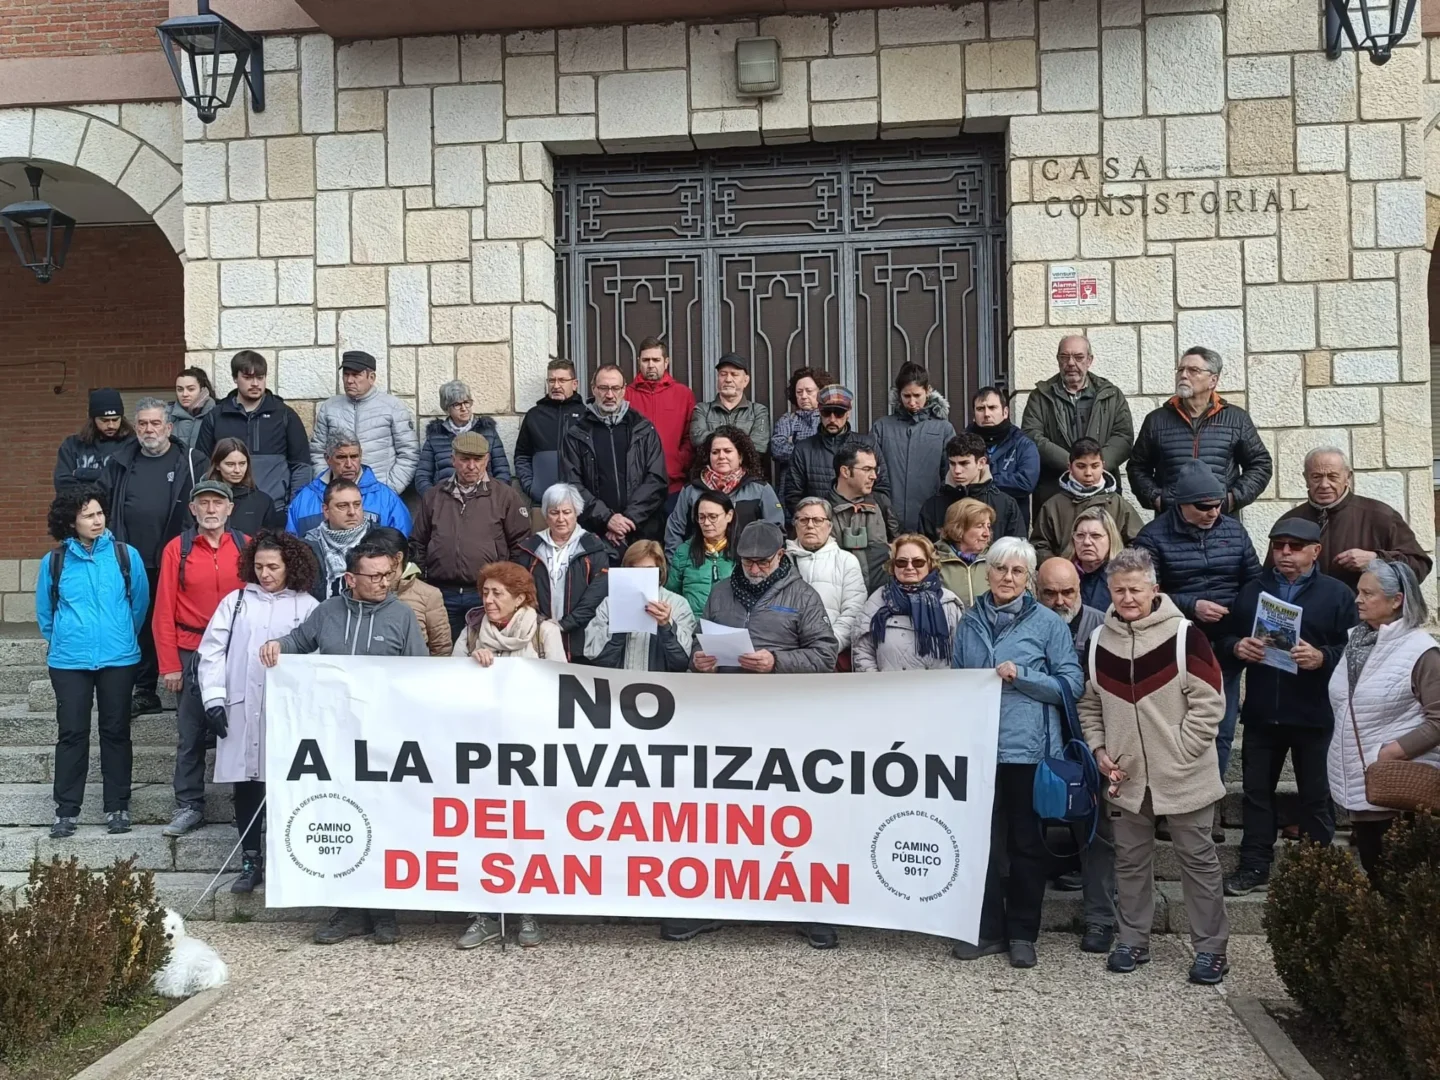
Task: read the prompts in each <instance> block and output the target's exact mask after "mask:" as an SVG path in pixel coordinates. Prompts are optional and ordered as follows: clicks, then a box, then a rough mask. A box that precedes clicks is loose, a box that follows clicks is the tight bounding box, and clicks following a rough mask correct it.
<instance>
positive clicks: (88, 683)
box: [35, 486, 150, 840]
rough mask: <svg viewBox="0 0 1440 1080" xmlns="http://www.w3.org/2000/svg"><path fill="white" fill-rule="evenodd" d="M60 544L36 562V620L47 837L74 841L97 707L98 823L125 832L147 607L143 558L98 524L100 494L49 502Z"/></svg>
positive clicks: (79, 492) (85, 492) (74, 491)
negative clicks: (49, 788) (40, 639)
mask: <svg viewBox="0 0 1440 1080" xmlns="http://www.w3.org/2000/svg"><path fill="white" fill-rule="evenodd" d="M49 528H50V535H51V536H53V537H54V538H55V539H56V541H58V543H59V545H60V546H59V547H58V548H56V549H55V550H54V551H52V552H51V553H50V554H49V555H48V556H47V557H46V558H45V559H43V560H42V561H41V563H40V574H39V576H38V578H37V579H36V582H35V616H36V619H37V620H38V621H39V623H40V633H41V634H42V635H43V636H44V638H45V641H46V642H47V643H48V644H49V646H50V651H49V658H48V661H47V662H48V664H49V666H50V685H51V686H53V687H54V688H55V721H56V725H57V727H58V728H59V735H58V737H57V738H56V740H55V824H53V825H52V826H51V827H50V836H51V838H52V839H56V840H63V839H65V838H66V837H70V836H74V835H75V826H76V824H77V823H78V821H79V818H80V803H81V801H82V800H83V799H84V796H85V774H86V773H87V772H88V771H89V768H90V709H91V707H92V706H93V705H95V704H96V702H97V701H98V703H99V728H100V776H101V780H102V782H103V786H104V800H105V825H106V827H107V828H108V829H109V831H110V832H112V833H124V832H129V831H130V766H131V745H130V692H131V689H132V688H133V687H134V684H135V665H136V664H138V663H139V662H140V645H139V641H138V639H137V638H136V636H135V635H136V633H137V632H138V631H139V629H140V626H141V624H142V623H143V622H144V621H145V611H146V608H147V607H148V606H149V604H150V585H149V581H148V580H147V579H146V577H145V564H144V563H143V562H142V561H141V559H140V553H139V552H138V551H136V550H135V549H134V548H133V547H131V546H130V545H129V544H117V543H116V542H115V538H114V536H112V535H111V533H110V530H109V529H107V528H106V527H105V495H104V493H103V492H102V491H101V490H100V489H99V488H98V487H90V486H87V487H76V488H70V489H68V490H66V491H64V492H61V493H60V494H59V495H57V496H56V497H55V501H54V502H53V503H51V504H50V521H49Z"/></svg>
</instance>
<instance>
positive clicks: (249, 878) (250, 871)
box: [230, 851, 265, 893]
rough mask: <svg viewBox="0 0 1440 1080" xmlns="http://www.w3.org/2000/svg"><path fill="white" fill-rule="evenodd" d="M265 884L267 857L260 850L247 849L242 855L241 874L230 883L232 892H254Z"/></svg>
mask: <svg viewBox="0 0 1440 1080" xmlns="http://www.w3.org/2000/svg"><path fill="white" fill-rule="evenodd" d="M263 884H265V857H264V856H263V855H261V854H260V853H259V852H258V851H247V852H245V853H244V854H243V855H242V856H241V857H240V876H239V877H237V878H236V879H235V880H234V881H232V882H231V883H230V891H231V892H232V893H247V892H254V891H255V888H256V886H258V885H263Z"/></svg>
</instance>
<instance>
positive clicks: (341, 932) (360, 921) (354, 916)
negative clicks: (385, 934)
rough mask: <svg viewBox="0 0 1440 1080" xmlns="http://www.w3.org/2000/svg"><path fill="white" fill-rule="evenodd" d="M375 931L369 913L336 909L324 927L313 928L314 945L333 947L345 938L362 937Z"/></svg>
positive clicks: (353, 909) (350, 909)
mask: <svg viewBox="0 0 1440 1080" xmlns="http://www.w3.org/2000/svg"><path fill="white" fill-rule="evenodd" d="M373 929H375V927H374V925H373V924H372V923H371V922H370V913H369V912H368V911H361V910H359V909H358V908H336V909H335V914H334V915H331V916H330V918H328V919H326V920H325V925H323V926H317V927H316V928H315V944H316V945H335V944H337V943H339V942H341V941H344V940H345V939H346V938H352V937H364V936H365V935H366V934H368V933H370V932H371V931H372V930H373Z"/></svg>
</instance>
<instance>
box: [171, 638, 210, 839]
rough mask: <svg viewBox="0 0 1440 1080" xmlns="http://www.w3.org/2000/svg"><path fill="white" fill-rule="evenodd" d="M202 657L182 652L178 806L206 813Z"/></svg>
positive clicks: (177, 724) (176, 781) (177, 716)
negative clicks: (201, 689) (200, 672)
mask: <svg viewBox="0 0 1440 1080" xmlns="http://www.w3.org/2000/svg"><path fill="white" fill-rule="evenodd" d="M199 667H200V654H199V653H198V652H191V651H190V650H188V649H181V650H180V677H181V683H180V695H179V700H178V707H177V710H176V713H175V779H174V785H175V805H176V806H188V807H190V808H191V809H193V810H200V811H202V812H203V811H204V809H205V734H206V729H205V703H204V702H203V701H201V700H200V674H199V670H198V669H199Z"/></svg>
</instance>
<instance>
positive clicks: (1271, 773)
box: [1216, 517, 1356, 896]
mask: <svg viewBox="0 0 1440 1080" xmlns="http://www.w3.org/2000/svg"><path fill="white" fill-rule="evenodd" d="M1270 559H1271V561H1272V562H1273V565H1272V566H1269V567H1267V568H1266V569H1265V570H1263V571H1262V572H1261V574H1260V576H1259V577H1258V578H1256V579H1255V580H1254V581H1252V582H1250V583H1249V584H1248V585H1246V586H1245V587H1244V588H1243V589H1241V590H1240V595H1239V596H1238V597H1237V598H1236V600H1235V603H1234V604H1232V605H1230V615H1229V616H1228V617H1227V618H1226V620H1225V622H1224V623H1223V626H1224V631H1223V636H1222V637H1221V639H1220V643H1219V647H1218V648H1217V650H1216V651H1217V652H1220V653H1224V654H1228V655H1229V656H1232V657H1234V658H1235V659H1236V660H1238V661H1240V663H1241V664H1242V665H1243V668H1244V670H1245V672H1246V677H1245V706H1244V709H1243V710H1242V711H1241V713H1240V722H1241V723H1243V724H1244V725H1245V743H1244V746H1243V747H1242V748H1241V757H1242V758H1243V761H1244V777H1243V780H1244V790H1245V803H1244V807H1245V810H1244V824H1245V838H1244V839H1243V840H1242V841H1241V843H1240V868H1239V869H1238V870H1236V871H1235V873H1233V874H1231V875H1230V876H1229V877H1228V878H1226V879H1225V892H1226V894H1227V895H1230V896H1244V895H1245V894H1246V893H1249V892H1253V891H1254V890H1256V889H1258V888H1260V887H1261V886H1262V885H1265V884H1266V883H1267V882H1268V881H1269V880H1270V863H1271V860H1272V857H1273V854H1274V848H1275V830H1276V815H1275V788H1276V785H1277V784H1278V783H1279V781H1280V771H1281V770H1282V769H1283V768H1284V767H1285V755H1286V754H1287V753H1289V755H1290V758H1291V760H1292V761H1293V762H1294V764H1295V784H1296V786H1297V787H1298V788H1299V789H1300V835H1301V836H1304V837H1305V838H1306V839H1309V840H1314V841H1315V842H1316V843H1318V844H1329V843H1330V840H1331V837H1332V836H1333V835H1334V833H1335V817H1334V810H1333V808H1332V806H1331V803H1330V780H1329V777H1328V776H1327V774H1326V760H1325V758H1326V752H1327V751H1328V749H1329V746H1330V737H1331V734H1332V733H1333V731H1334V728H1335V715H1334V712H1333V711H1332V710H1331V708H1330V676H1331V675H1332V674H1334V671H1335V665H1336V664H1338V663H1340V660H1341V658H1342V657H1343V656H1344V653H1345V643H1346V641H1348V640H1349V636H1350V628H1351V627H1352V626H1354V625H1355V619H1356V612H1355V594H1354V593H1352V592H1351V591H1350V588H1349V586H1347V585H1346V584H1345V583H1344V582H1342V581H1339V580H1338V579H1336V578H1333V577H1329V576H1328V575H1326V574H1323V573H1321V572H1320V566H1319V562H1318V560H1319V559H1320V526H1319V525H1318V524H1316V523H1315V522H1313V521H1307V520H1306V519H1305V518H1298V517H1297V518H1284V519H1282V520H1280V521H1277V522H1276V523H1275V525H1274V526H1273V527H1272V528H1271V529H1270ZM1267 593H1268V594H1269V595H1270V596H1273V597H1274V598H1275V599H1277V600H1280V601H1283V602H1284V603H1286V604H1293V605H1295V606H1296V607H1298V608H1300V609H1301V611H1300V630H1299V634H1298V635H1296V640H1295V641H1294V643H1293V645H1291V647H1290V648H1288V649H1286V648H1284V647H1283V644H1284V643H1282V647H1280V648H1278V649H1277V648H1276V645H1275V642H1274V641H1273V640H1272V641H1269V642H1267V641H1266V640H1264V639H1262V638H1260V637H1257V636H1256V634H1255V632H1254V631H1255V615H1256V612H1257V610H1258V609H1259V608H1260V600H1261V596H1262V594H1267ZM1267 644H1269V645H1270V652H1271V656H1270V660H1269V661H1267V652H1266V646H1267ZM1277 651H1278V652H1279V653H1283V654H1284V656H1285V657H1286V658H1288V660H1289V661H1290V662H1291V663H1292V664H1293V665H1294V667H1295V670H1294V671H1287V670H1285V669H1283V668H1279V667H1275V666H1273V663H1272V661H1273V660H1275V659H1277V657H1276V656H1274V655H1273V654H1274V653H1276V652H1277Z"/></svg>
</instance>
